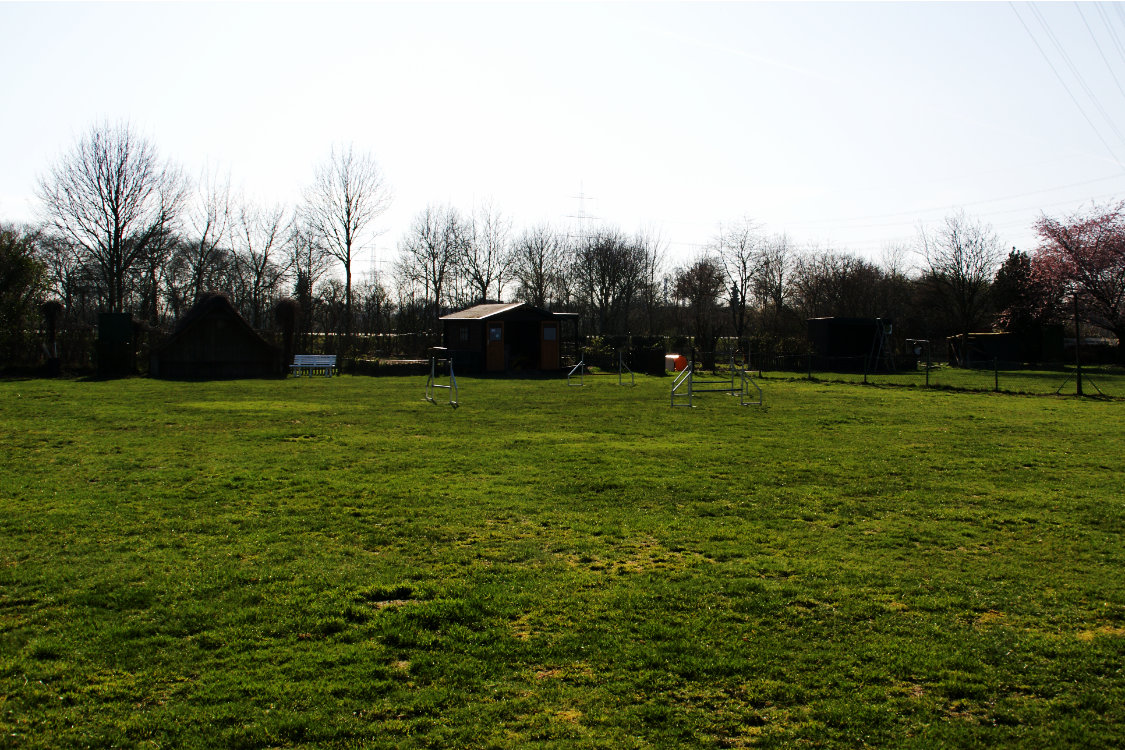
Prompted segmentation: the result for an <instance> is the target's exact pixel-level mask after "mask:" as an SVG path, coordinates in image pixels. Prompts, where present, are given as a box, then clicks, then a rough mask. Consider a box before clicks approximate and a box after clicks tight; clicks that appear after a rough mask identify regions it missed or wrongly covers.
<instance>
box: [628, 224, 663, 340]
mask: <svg viewBox="0 0 1125 750" xmlns="http://www.w3.org/2000/svg"><path fill="white" fill-rule="evenodd" d="M633 242H634V244H635V245H636V246H637V250H638V260H639V261H640V263H641V268H640V279H639V281H640V291H639V297H640V301H641V305H642V307H643V308H644V326H645V332H646V333H647V334H649V335H652V334H653V333H654V332H655V331H656V330H657V322H656V314H657V312H658V311H659V309H660V303H661V296H662V291H663V290H662V286H663V284H662V283H661V281H662V278H661V277H662V274H663V273H664V262H665V254H666V250H667V246H666V245H665V244H664V240H663V239H662V238H661V236H660V234H659V233H658V232H657V231H656V230H654V229H642V230H641V231H639V232H637V234H636V237H634V239H633Z"/></svg>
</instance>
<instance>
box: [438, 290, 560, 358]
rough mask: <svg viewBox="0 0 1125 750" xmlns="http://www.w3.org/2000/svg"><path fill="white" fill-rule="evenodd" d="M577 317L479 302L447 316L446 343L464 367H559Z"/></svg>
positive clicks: (523, 306) (444, 326)
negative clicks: (479, 303)
mask: <svg viewBox="0 0 1125 750" xmlns="http://www.w3.org/2000/svg"><path fill="white" fill-rule="evenodd" d="M577 317H578V316H577V315H576V314H575V313H552V312H548V311H547V310H541V309H539V308H538V307H533V306H532V305H529V304H526V303H524V302H509V303H489V304H483V305H476V306H474V307H470V308H468V309H466V310H460V311H458V312H455V313H450V314H449V315H446V316H444V317H443V318H441V322H442V345H443V346H444V347H445V348H446V349H447V350H448V351H449V355H450V357H451V358H452V359H453V362H454V366H455V367H456V368H457V369H458V370H460V371H464V372H506V371H510V370H523V371H526V370H543V371H550V370H558V369H559V368H560V367H561V364H562V360H561V354H562V351H563V345H564V341H566V340H568V337H569V340H572V339H573V327H574V322H575V321H576V320H577Z"/></svg>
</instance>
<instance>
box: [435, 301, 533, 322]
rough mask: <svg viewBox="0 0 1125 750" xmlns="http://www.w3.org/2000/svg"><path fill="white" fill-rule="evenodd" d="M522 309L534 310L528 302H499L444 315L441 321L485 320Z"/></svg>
mask: <svg viewBox="0 0 1125 750" xmlns="http://www.w3.org/2000/svg"><path fill="white" fill-rule="evenodd" d="M521 307H527V308H530V309H532V310H534V309H535V308H532V307H531V306H530V305H528V304H527V303H526V302H497V303H489V304H485V305H475V306H474V307H470V308H467V309H465V310H458V311H457V312H454V313H449V315H443V316H442V317H441V320H484V319H485V318H491V317H495V316H496V315H501V314H503V313H506V312H511V311H512V310H518V309H519V308H521Z"/></svg>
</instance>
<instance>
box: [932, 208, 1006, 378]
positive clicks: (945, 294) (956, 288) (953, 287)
mask: <svg viewBox="0 0 1125 750" xmlns="http://www.w3.org/2000/svg"><path fill="white" fill-rule="evenodd" d="M918 234H919V245H920V248H921V252H922V257H923V258H924V259H925V264H926V270H925V280H926V283H927V284H928V285H929V286H930V287H931V289H932V290H933V291H934V292H935V294H936V295H937V297H938V299H940V300H941V303H942V305H943V306H944V308H945V310H946V312H947V314H948V315H949V318H950V321H951V323H952V325H953V326H955V328H956V330H957V332H958V333H959V334H961V337H962V338H961V343H962V352H961V360H962V363H967V362H968V358H969V357H968V354H969V353H968V350H967V346H968V339H969V332H970V331H971V330H972V328H973V326H975V325H977V324H980V323H983V322H984V316H985V313H986V311H987V307H988V288H989V284H990V282H991V281H992V277H993V275H994V274H995V273H996V269H997V267H998V266H999V265H1000V259H1001V255H1002V253H1001V250H1000V241H999V240H998V239H997V238H996V234H995V232H993V231H992V226H991V225H989V224H985V223H983V222H981V221H980V220H979V219H973V218H970V217H969V216H967V215H966V214H965V212H964V211H959V212H957V213H954V214H950V215H949V216H947V217H946V218H945V223H944V224H942V226H941V227H939V228H938V229H937V230H935V231H933V232H929V231H926V230H925V229H924V228H923V229H921V230H919V233H918Z"/></svg>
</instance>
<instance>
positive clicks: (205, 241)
mask: <svg viewBox="0 0 1125 750" xmlns="http://www.w3.org/2000/svg"><path fill="white" fill-rule="evenodd" d="M231 220H232V210H231V198H230V178H229V177H227V178H226V179H225V180H222V181H220V180H219V179H217V178H216V177H214V176H213V175H211V174H210V173H209V172H207V171H204V173H203V174H202V175H201V176H200V180H199V190H198V195H197V196H196V200H195V203H194V205H193V206H192V207H191V208H190V209H188V211H187V230H188V232H189V233H190V234H189V235H188V237H187V238H186V239H185V241H184V243H183V247H182V250H181V256H182V260H181V262H182V263H183V264H184V266H185V268H184V271H185V274H186V276H187V283H188V287H187V289H186V290H185V292H186V297H187V302H188V303H189V304H194V303H196V302H198V301H199V299H200V297H202V296H203V294H205V293H206V292H211V291H219V289H220V284H219V283H218V280H219V278H221V277H222V275H223V272H224V269H225V268H226V267H227V266H228V260H229V250H228V248H229V244H230V231H231Z"/></svg>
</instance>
